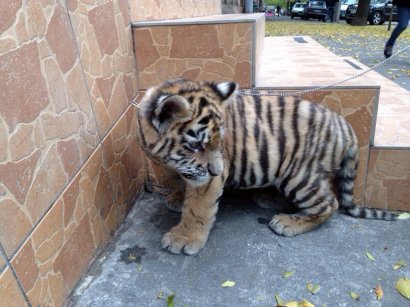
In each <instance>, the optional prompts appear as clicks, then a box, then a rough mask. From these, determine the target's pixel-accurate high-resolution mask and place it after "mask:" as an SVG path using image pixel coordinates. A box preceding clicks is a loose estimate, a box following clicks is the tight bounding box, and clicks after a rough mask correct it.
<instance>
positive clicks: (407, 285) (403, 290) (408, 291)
mask: <svg viewBox="0 0 410 307" xmlns="http://www.w3.org/2000/svg"><path fill="white" fill-rule="evenodd" d="M396 289H397V291H399V293H400V294H401V295H403V296H404V297H405V298H407V299H408V300H410V279H409V278H407V277H403V278H399V280H397V282H396Z"/></svg>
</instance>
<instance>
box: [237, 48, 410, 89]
mask: <svg viewBox="0 0 410 307" xmlns="http://www.w3.org/2000/svg"><path fill="white" fill-rule="evenodd" d="M409 48H410V45H408V46H407V47H405V48H403V49H401V50H399V51H397V52H395V53H394V54H392V55H391V57H389V58H387V59H385V60H383V61H381V62H380V63H377V64H376V65H374V66H372V67H370V68H368V69H366V70H364V71H362V72H361V73H359V74H357V75H354V76H352V77H349V78H346V79H344V80H341V81H337V82H334V83H331V84H327V85H322V86H319V87H315V88H312V89H308V90H304V91H292V92H278V91H272V90H262V89H261V90H254V89H246V90H239V91H238V95H240V96H282V97H287V96H301V95H303V94H309V93H313V92H317V91H321V90H324V89H327V88H329V87H333V86H336V85H339V84H342V83H344V82H347V81H350V80H353V79H356V78H359V77H361V76H363V75H365V74H367V73H368V72H370V71H372V70H375V69H376V68H378V67H379V66H381V65H384V64H386V63H387V62H389V61H390V60H391V59H392V58H394V57H396V56H398V55H399V54H400V53H403V52H404V51H406V50H407V49H409Z"/></svg>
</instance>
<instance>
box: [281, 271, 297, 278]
mask: <svg viewBox="0 0 410 307" xmlns="http://www.w3.org/2000/svg"><path fill="white" fill-rule="evenodd" d="M294 273H295V272H285V273H283V277H285V278H289V277H291V276H292V275H293V274H294Z"/></svg>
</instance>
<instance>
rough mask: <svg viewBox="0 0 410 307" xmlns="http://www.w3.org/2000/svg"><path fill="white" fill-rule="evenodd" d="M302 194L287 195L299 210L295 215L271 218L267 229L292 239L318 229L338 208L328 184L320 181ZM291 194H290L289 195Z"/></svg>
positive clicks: (281, 215) (280, 215) (279, 215)
mask: <svg viewBox="0 0 410 307" xmlns="http://www.w3.org/2000/svg"><path fill="white" fill-rule="evenodd" d="M303 191H305V192H302V191H300V192H299V193H294V194H295V195H297V196H293V197H292V195H288V197H291V198H293V199H292V201H293V202H294V204H295V205H296V206H297V207H298V208H299V210H298V211H297V212H296V213H295V214H278V215H275V216H273V218H272V220H271V221H270V223H269V227H270V228H271V229H272V230H273V231H274V232H275V233H277V234H279V235H284V236H286V237H292V236H295V235H298V234H301V233H304V232H307V231H309V230H313V229H315V228H317V227H319V226H320V225H321V224H322V223H323V222H324V221H326V220H327V219H328V218H329V217H330V216H331V215H332V214H333V213H334V212H335V211H336V210H337V208H338V206H339V203H338V201H337V199H336V196H335V194H334V193H333V191H332V190H331V189H330V187H329V183H328V182H327V181H325V180H322V181H321V182H319V183H316V184H314V185H312V186H310V187H309V188H306V187H305V188H304V189H303ZM290 194H292V193H290Z"/></svg>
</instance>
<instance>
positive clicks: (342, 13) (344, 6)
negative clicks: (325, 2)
mask: <svg viewBox="0 0 410 307" xmlns="http://www.w3.org/2000/svg"><path fill="white" fill-rule="evenodd" d="M358 1H359V0H342V4H341V5H340V19H346V10H347V7H348V6H349V5H352V4H357V2H358Z"/></svg>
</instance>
